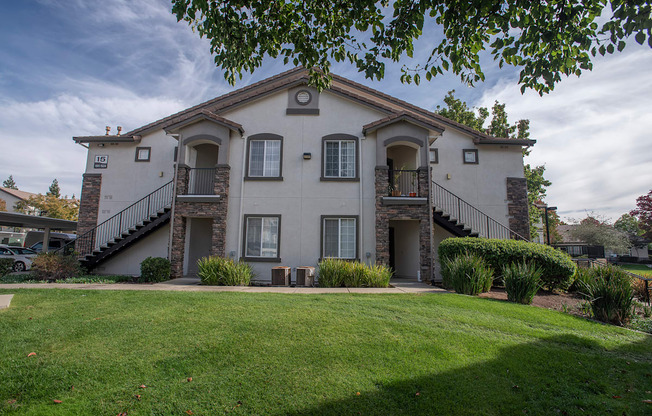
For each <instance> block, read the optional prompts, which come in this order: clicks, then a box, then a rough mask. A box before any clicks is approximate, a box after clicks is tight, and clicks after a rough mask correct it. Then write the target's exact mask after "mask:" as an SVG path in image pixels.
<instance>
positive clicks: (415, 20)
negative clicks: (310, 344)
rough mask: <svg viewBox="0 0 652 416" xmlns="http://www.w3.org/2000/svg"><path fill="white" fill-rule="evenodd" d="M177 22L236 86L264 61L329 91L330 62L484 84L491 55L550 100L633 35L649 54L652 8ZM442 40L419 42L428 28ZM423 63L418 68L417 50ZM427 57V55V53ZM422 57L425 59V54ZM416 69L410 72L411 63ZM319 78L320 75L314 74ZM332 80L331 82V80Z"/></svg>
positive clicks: (504, 6)
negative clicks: (307, 76) (395, 66)
mask: <svg viewBox="0 0 652 416" xmlns="http://www.w3.org/2000/svg"><path fill="white" fill-rule="evenodd" d="M172 4H173V6H172V12H173V13H174V14H175V15H176V17H177V20H179V21H180V20H184V21H186V22H188V23H189V24H190V25H191V26H192V27H193V30H195V29H196V31H197V32H198V34H199V36H201V37H205V38H207V39H208V40H209V42H210V49H211V52H212V53H213V54H214V55H215V63H216V65H217V66H219V67H221V68H222V69H223V70H224V77H225V78H226V79H227V80H228V81H229V82H230V83H232V84H235V81H236V78H238V77H239V78H241V77H242V72H243V71H248V72H254V70H255V69H256V68H258V67H260V66H261V65H262V64H263V58H264V57H266V56H269V57H272V58H277V57H282V58H283V59H284V61H285V62H286V63H287V62H292V63H293V64H294V65H303V66H304V67H306V68H310V70H311V80H312V82H313V84H315V85H316V86H317V87H319V88H322V87H324V86H327V85H328V83H329V81H330V79H329V77H328V73H329V70H330V67H331V64H332V62H343V61H348V62H350V63H351V64H353V65H355V66H356V67H357V69H358V71H359V72H363V73H364V74H365V77H367V78H370V79H373V78H376V79H382V78H383V77H384V76H385V65H386V63H388V62H403V63H404V65H403V68H402V72H403V73H402V75H401V80H402V81H404V82H415V83H417V84H418V83H419V82H420V79H421V76H422V75H423V76H424V77H425V78H426V79H427V80H430V79H431V78H432V77H435V76H437V75H439V74H443V73H444V72H452V73H454V74H456V75H458V76H459V77H460V79H461V80H462V81H463V82H464V83H469V84H472V83H474V82H478V81H481V80H484V77H485V76H484V73H483V70H482V67H481V65H480V62H481V57H482V55H483V54H485V55H486V54H488V55H490V56H491V57H493V59H494V60H496V61H498V64H499V66H500V67H501V68H502V67H503V66H505V65H508V66H513V67H515V68H518V69H519V70H520V77H519V81H518V83H519V84H520V85H521V90H522V91H524V90H525V89H527V88H532V89H534V90H536V91H538V92H539V93H540V94H543V93H547V92H549V91H551V90H552V89H553V88H554V86H555V84H556V83H558V82H559V81H561V77H562V75H565V76H570V75H577V76H579V75H580V74H582V72H583V71H587V70H591V69H593V62H592V58H593V57H595V56H596V55H597V54H601V55H605V54H611V53H614V52H615V51H618V52H620V51H622V50H623V49H624V48H625V44H626V41H627V40H628V38H629V37H630V36H632V35H634V40H635V41H636V42H637V43H639V44H643V43H645V42H647V43H648V44H649V46H650V47H652V18H651V9H652V7H651V4H652V0H627V1H625V0H545V1H544V0H532V1H525V0H501V1H486V0H468V1H464V2H459V1H452V0H420V1H408V0H396V1H393V2H391V6H390V2H389V1H388V0H381V1H371V0H359V1H344V0H313V1H304V0H282V1H281V0H259V1H256V2H251V1H249V0H230V1H213V0H172ZM433 25H437V26H438V27H439V28H441V30H442V31H443V35H444V36H443V38H442V39H441V40H439V41H434V40H432V39H436V38H430V39H423V40H420V42H421V43H419V44H417V45H415V43H416V42H417V40H418V39H419V38H420V37H421V35H422V34H423V32H424V27H425V26H433ZM415 46H417V49H418V50H425V51H426V53H427V54H426V57H425V58H418V61H417V62H414V61H412V60H411V59H415V58H414V50H415ZM428 51H429V53H428ZM418 56H420V57H423V56H424V55H423V54H421V53H420V54H419V55H418ZM406 61H409V62H410V64H406V63H405V62H406ZM315 67H316V68H317V69H318V70H314V68H315ZM324 75H325V76H324Z"/></svg>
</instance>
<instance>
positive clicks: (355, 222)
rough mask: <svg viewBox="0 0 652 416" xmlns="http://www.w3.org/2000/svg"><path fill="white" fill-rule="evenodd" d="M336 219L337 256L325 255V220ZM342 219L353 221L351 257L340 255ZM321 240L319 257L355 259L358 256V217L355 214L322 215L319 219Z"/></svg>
mask: <svg viewBox="0 0 652 416" xmlns="http://www.w3.org/2000/svg"><path fill="white" fill-rule="evenodd" d="M335 220H336V221H337V254H338V255H337V256H326V221H335ZM342 220H347V221H351V220H352V221H353V232H354V234H353V257H343V256H342ZM321 229H322V236H321V238H322V242H321V251H322V252H321V257H322V258H327V257H328V258H337V259H342V260H355V259H357V258H358V217H357V216H343V217H337V216H323V217H322V220H321Z"/></svg>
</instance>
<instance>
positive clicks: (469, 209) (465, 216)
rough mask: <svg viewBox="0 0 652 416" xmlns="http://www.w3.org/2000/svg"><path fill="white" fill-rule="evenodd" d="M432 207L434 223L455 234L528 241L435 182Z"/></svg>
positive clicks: (433, 184)
mask: <svg viewBox="0 0 652 416" xmlns="http://www.w3.org/2000/svg"><path fill="white" fill-rule="evenodd" d="M432 207H433V208H432V218H433V220H434V221H435V223H437V224H439V225H440V226H441V227H442V228H444V229H445V230H447V231H449V232H450V233H451V234H453V235H455V236H458V237H482V238H500V239H515V240H524V241H529V240H528V239H527V238H525V237H523V236H522V235H520V234H518V233H517V232H515V231H513V230H511V229H509V228H508V227H506V226H504V225H503V224H501V223H499V222H498V221H496V220H494V219H493V218H491V217H490V216H488V215H487V214H485V213H484V212H482V211H480V210H479V209H477V208H476V207H474V206H473V205H471V204H469V203H468V202H466V201H464V200H463V199H462V198H460V197H458V196H457V195H455V194H453V193H452V192H450V191H449V190H447V189H446V188H444V187H443V186H441V185H439V184H437V183H435V182H432Z"/></svg>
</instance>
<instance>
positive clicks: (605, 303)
mask: <svg viewBox="0 0 652 416" xmlns="http://www.w3.org/2000/svg"><path fill="white" fill-rule="evenodd" d="M590 273H591V275H592V277H593V279H592V281H591V282H590V283H589V284H588V286H587V291H586V296H587V297H588V299H589V302H590V303H591V311H592V312H593V316H594V317H595V319H597V320H599V321H602V322H609V323H612V324H615V325H625V324H626V323H628V322H629V321H630V319H631V318H632V316H633V314H634V308H635V302H634V290H633V289H632V281H631V278H630V277H629V275H628V274H627V273H625V272H624V271H622V270H621V269H619V268H618V267H614V266H610V265H609V266H605V267H597V268H593V269H591V272H590Z"/></svg>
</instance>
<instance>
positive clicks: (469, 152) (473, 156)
mask: <svg viewBox="0 0 652 416" xmlns="http://www.w3.org/2000/svg"><path fill="white" fill-rule="evenodd" d="M462 154H463V157H464V163H466V164H472V165H477V164H478V149H464V150H463V151H462Z"/></svg>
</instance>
